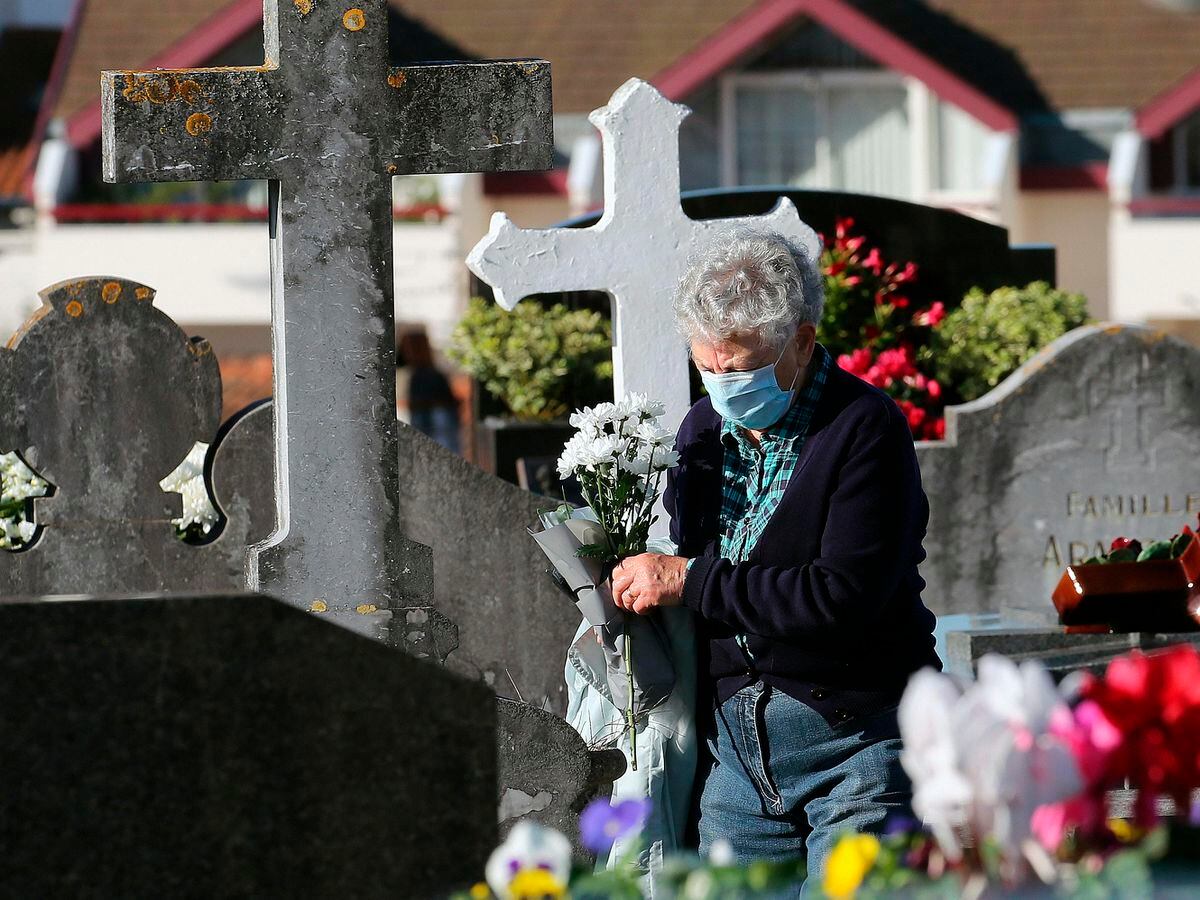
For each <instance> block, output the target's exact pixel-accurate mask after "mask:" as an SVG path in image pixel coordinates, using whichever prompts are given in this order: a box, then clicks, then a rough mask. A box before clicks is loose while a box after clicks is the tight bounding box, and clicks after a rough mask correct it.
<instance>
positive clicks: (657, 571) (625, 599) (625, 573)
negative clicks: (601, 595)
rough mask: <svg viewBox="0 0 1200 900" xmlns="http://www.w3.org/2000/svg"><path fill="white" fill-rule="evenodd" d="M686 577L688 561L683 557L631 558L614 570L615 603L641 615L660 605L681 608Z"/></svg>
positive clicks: (656, 554) (651, 555)
mask: <svg viewBox="0 0 1200 900" xmlns="http://www.w3.org/2000/svg"><path fill="white" fill-rule="evenodd" d="M686 577H687V560H686V559H685V558H684V557H682V556H664V555H663V554H661V553H642V554H640V555H639V556H631V557H629V559H627V560H625V561H624V562H623V563H621V564H620V565H619V566H617V568H616V569H614V570H613V577H612V591H613V601H614V602H615V603H616V604H617V606H618V607H620V608H621V609H627V610H629V611H630V612H634V613H637V614H638V615H639V616H644V615H646V613H648V612H650V610H652V609H654V608H655V607H658V606H678V605H679V604H680V602H681V599H682V597H683V582H684V580H685V578H686Z"/></svg>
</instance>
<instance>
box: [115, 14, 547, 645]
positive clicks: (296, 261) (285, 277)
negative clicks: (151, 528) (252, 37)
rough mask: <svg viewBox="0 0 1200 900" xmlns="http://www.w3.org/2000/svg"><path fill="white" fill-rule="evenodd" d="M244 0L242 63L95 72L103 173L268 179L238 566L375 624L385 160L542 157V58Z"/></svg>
mask: <svg viewBox="0 0 1200 900" xmlns="http://www.w3.org/2000/svg"><path fill="white" fill-rule="evenodd" d="M263 7H264V10H263V31H264V35H265V44H266V48H265V49H266V62H265V64H264V65H262V66H256V67H250V68H217V69H188V70H179V71H162V70H159V71H149V72H105V73H104V74H103V77H102V91H103V110H104V131H103V149H104V177H105V179H106V180H108V181H111V182H115V181H221V180H234V179H243V178H264V179H270V185H271V189H270V196H271V285H272V290H271V296H272V325H273V333H274V355H275V410H276V414H275V423H276V424H275V432H276V433H275V449H276V473H277V474H276V492H275V493H276V498H277V505H278V509H277V516H278V519H277V529H276V531H275V533H274V535H272V537H270V538H269V539H268V540H267V541H266V542H264V543H263V544H259V545H256V546H254V547H253V548H251V550H250V557H249V560H248V563H247V581H248V584H249V586H250V587H251V588H252V589H261V590H265V591H269V592H271V593H273V594H276V595H278V596H281V597H283V598H284V599H286V600H288V601H289V602H291V603H294V604H297V605H300V606H306V607H312V608H315V609H319V610H327V611H329V612H339V611H340V612H345V611H349V612H350V613H353V612H354V611H356V610H357V611H359V612H361V613H363V614H364V615H367V616H368V617H370V618H375V619H376V620H377V621H378V622H379V625H378V627H376V628H375V631H376V632H378V631H379V630H380V629H381V628H386V621H385V620H386V618H387V610H390V609H393V608H396V607H397V606H399V605H401V603H400V601H401V600H402V599H403V598H401V597H399V596H398V594H399V593H400V592H401V590H400V588H399V587H398V584H399V583H400V582H401V581H402V580H403V579H402V576H403V574H404V565H405V560H404V559H402V558H401V556H402V553H401V552H400V550H399V548H400V546H401V542H400V540H399V537H400V535H399V526H398V520H397V502H398V460H397V457H396V453H397V431H396V429H397V424H396V408H395V374H394V359H395V343H394V341H395V334H394V324H393V322H394V310H393V303H392V290H393V282H392V180H391V177H392V176H393V175H408V174H421V173H434V172H470V171H484V170H488V171H492V170H518V169H535V168H546V167H548V166H549V164H550V159H551V149H552V125H551V111H550V66H549V64H548V63H546V62H544V61H541V60H512V61H503V62H491V63H445V64H428V65H413V66H406V67H404V68H399V69H395V68H390V67H389V65H388V5H387V2H386V0H350V2H334V0H264V4H263ZM205 264H206V261H205V260H203V259H194V258H189V256H188V253H187V248H186V247H181V248H180V253H179V265H181V266H185V265H192V266H203V265H205ZM375 613H379V614H380V615H379V616H378V617H376V616H374V614H375ZM364 630H367V631H370V630H371V628H369V627H367V628H364Z"/></svg>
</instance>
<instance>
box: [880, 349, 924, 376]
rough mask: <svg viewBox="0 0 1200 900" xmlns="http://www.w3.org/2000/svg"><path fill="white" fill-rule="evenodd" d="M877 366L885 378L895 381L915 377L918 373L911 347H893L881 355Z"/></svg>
mask: <svg viewBox="0 0 1200 900" xmlns="http://www.w3.org/2000/svg"><path fill="white" fill-rule="evenodd" d="M876 364H877V365H878V366H879V368H880V370H881V371H882V373H883V374H884V375H885V376H887V377H889V378H892V379H893V380H900V379H903V378H905V377H907V376H910V375H915V374H916V371H917V366H916V359H915V357H914V355H913V351H912V348H911V347H893V348H892V349H890V350H884V351H883V352H881V353H880V354H879V358H878V359H877V360H876Z"/></svg>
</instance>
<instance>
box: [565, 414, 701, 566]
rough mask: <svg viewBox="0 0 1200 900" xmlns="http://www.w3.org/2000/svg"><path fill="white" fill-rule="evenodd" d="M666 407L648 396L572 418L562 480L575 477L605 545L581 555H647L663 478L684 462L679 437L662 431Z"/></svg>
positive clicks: (586, 550)
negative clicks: (678, 447)
mask: <svg viewBox="0 0 1200 900" xmlns="http://www.w3.org/2000/svg"><path fill="white" fill-rule="evenodd" d="M663 412H664V409H663V405H662V404H661V403H659V402H658V401H655V400H650V399H649V398H648V397H647V396H646V395H645V394H630V395H629V396H628V397H626V398H625V399H624V400H621V401H619V402H617V403H601V404H600V405H599V406H596V407H593V408H591V409H584V410H581V411H579V412H577V413H575V414H574V415H572V416H571V425H572V427H574V428H576V429H578V430H577V431H576V432H575V435H574V436H573V437H572V438H571V439H570V440H569V441H567V445H566V447H564V448H563V453H562V456H561V457H559V460H558V477H559V478H561V479H562V480H563V481H566V480H567V479H568V478H570V477H571V476H572V475H574V476H575V477H576V478H577V479H578V480H579V489H580V491H581V492H582V494H583V497H584V499H585V500H587V502H588V505H589V506H590V507H591V509H592V511H593V512H594V513H595V514H596V519H597V521H599V523H600V526H601V527H602V528H603V529H604V537H605V540H604V541H603V542H602V543H600V544H597V545H594V546H589V547H585V548H583V553H582V554H581V555H586V556H595V557H599V558H601V559H606V560H609V561H617V560H621V559H624V558H625V557H627V556H633V555H634V554H637V553H644V552H645V551H646V542H647V541H648V540H649V539H650V527H651V526H652V525H653V524H654V522H655V516H654V506H655V503H656V501H657V500H658V495H659V492H660V483H661V480H662V476H663V474H664V473H665V472H666V471H667V469H670V468H671V467H672V466H674V465H675V464H676V463H678V462H679V454H678V453H677V452H676V451H675V450H674V449H672V446H671V445H672V444H674V442H675V435H674V434H672V433H671V432H670V431H668V430H667V429H665V428H663V427H662V425H661V424H660V423H659V417H660V416H662V414H663Z"/></svg>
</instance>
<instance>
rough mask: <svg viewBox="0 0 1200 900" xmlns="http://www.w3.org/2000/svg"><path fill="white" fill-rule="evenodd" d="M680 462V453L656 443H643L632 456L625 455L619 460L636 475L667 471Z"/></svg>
mask: <svg viewBox="0 0 1200 900" xmlns="http://www.w3.org/2000/svg"><path fill="white" fill-rule="evenodd" d="M678 464H679V454H678V453H677V452H676V451H674V450H671V449H669V448H667V447H662V446H655V445H654V444H641V445H639V446H638V450H637V453H636V454H634V456H633V457H632V458H628V457H623V458H621V459H618V460H617V465H619V466H620V467H621V468H622V469H624V470H625V471H626V472H632V473H633V474H635V475H643V476H645V475H649V474H650V473H652V472H665V471H666V470H667V469H670V468H671V467H673V466H676V465H678Z"/></svg>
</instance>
